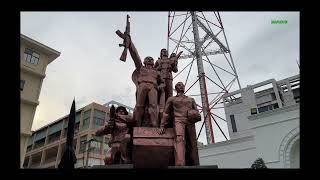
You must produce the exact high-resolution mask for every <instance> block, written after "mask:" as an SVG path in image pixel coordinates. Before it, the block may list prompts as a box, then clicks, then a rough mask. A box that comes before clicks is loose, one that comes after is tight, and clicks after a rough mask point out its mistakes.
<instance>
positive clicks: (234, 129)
mask: <svg viewBox="0 0 320 180" xmlns="http://www.w3.org/2000/svg"><path fill="white" fill-rule="evenodd" d="M230 120H231V127H232V131H233V132H237V126H236V121H235V119H234V115H233V114H232V115H230Z"/></svg>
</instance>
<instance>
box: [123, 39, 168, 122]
mask: <svg viewBox="0 0 320 180" xmlns="http://www.w3.org/2000/svg"><path fill="white" fill-rule="evenodd" d="M128 37H129V38H128V39H129V42H130V43H129V52H130V54H131V57H132V59H133V61H134V63H135V67H136V69H135V71H134V72H133V80H134V81H135V84H136V85H137V93H136V95H137V97H136V98H137V101H136V105H135V108H134V118H135V120H136V121H137V126H138V127H139V126H142V124H143V122H142V121H143V120H144V118H145V117H146V115H145V113H144V112H145V108H146V107H147V109H148V115H149V118H150V123H151V124H150V126H151V127H159V124H160V120H159V118H158V110H157V105H158V90H160V89H161V88H163V87H164V83H163V82H162V79H161V76H160V73H159V72H158V71H157V70H156V69H155V68H154V60H153V58H152V57H150V56H147V57H146V58H145V59H144V61H143V64H144V65H142V62H141V58H140V56H139V54H138V51H137V49H136V48H135V46H134V44H133V42H132V40H131V37H130V35H128Z"/></svg>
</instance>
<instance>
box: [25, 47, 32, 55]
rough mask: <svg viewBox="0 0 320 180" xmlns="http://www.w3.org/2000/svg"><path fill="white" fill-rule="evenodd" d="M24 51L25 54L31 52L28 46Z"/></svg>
mask: <svg viewBox="0 0 320 180" xmlns="http://www.w3.org/2000/svg"><path fill="white" fill-rule="evenodd" d="M24 53H26V54H32V50H31V49H29V48H26V49H25V51H24Z"/></svg>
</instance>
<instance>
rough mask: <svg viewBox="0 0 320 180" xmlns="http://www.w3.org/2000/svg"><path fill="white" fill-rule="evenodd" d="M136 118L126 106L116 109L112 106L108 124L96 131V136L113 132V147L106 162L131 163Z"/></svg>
mask: <svg viewBox="0 0 320 180" xmlns="http://www.w3.org/2000/svg"><path fill="white" fill-rule="evenodd" d="M134 123H135V121H134V119H133V118H132V117H131V116H130V115H128V112H127V110H126V108H125V107H123V106H119V107H117V109H116V110H115V107H114V106H113V105H112V107H111V108H110V119H109V121H108V122H107V124H106V125H105V126H104V127H103V128H100V129H98V130H97V131H96V136H103V135H107V134H111V140H110V142H109V146H110V147H111V148H110V149H109V150H108V152H107V154H106V158H105V164H128V163H131V160H132V157H131V146H132V127H133V126H134V125H135V124H134Z"/></svg>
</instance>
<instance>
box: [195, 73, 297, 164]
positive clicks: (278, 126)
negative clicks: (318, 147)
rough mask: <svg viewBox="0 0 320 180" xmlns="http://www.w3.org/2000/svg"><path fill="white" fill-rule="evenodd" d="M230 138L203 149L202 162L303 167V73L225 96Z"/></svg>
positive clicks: (271, 80) (269, 81) (262, 83)
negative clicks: (301, 103)
mask: <svg viewBox="0 0 320 180" xmlns="http://www.w3.org/2000/svg"><path fill="white" fill-rule="evenodd" d="M223 100H224V106H225V114H226V120H227V124H228V130H229V134H230V140H228V141H223V142H218V143H214V144H209V145H206V146H204V147H202V148H200V149H199V156H200V164H201V165H218V167H219V168H250V167H251V165H252V164H253V162H254V161H255V160H256V159H258V158H262V159H263V160H264V162H265V164H266V166H267V167H268V168H299V167H300V164H299V163H300V76H299V75H296V76H292V77H289V78H286V79H283V80H281V81H276V80H274V79H270V80H267V81H264V82H261V83H258V84H255V85H252V86H247V87H246V88H243V89H240V90H238V91H235V92H232V93H228V94H226V95H225V96H224V98H223Z"/></svg>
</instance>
